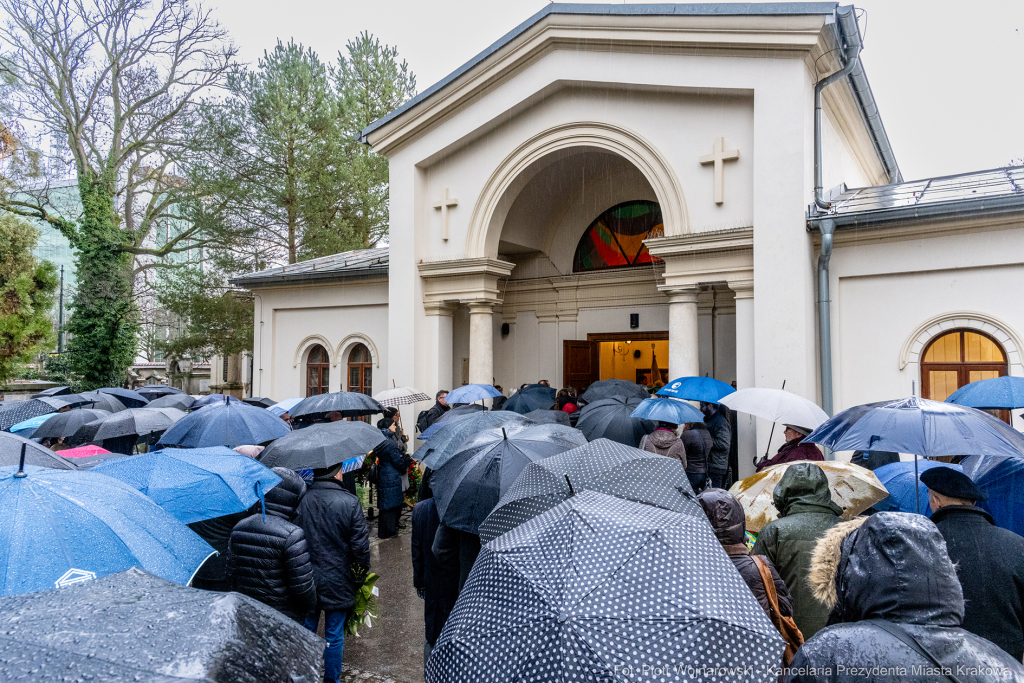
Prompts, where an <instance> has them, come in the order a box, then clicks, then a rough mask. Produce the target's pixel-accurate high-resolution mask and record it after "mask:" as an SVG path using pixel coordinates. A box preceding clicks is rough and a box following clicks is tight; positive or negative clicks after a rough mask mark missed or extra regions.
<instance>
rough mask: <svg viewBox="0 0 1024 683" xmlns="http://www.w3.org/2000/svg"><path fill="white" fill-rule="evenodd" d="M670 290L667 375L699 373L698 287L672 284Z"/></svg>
mask: <svg viewBox="0 0 1024 683" xmlns="http://www.w3.org/2000/svg"><path fill="white" fill-rule="evenodd" d="M665 293H666V294H668V376H669V381H671V380H673V379H676V378H677V377H693V376H696V375H697V374H698V369H699V365H698V353H699V348H698V341H697V295H699V294H700V288H699V287H684V288H673V289H669V290H666V291H665Z"/></svg>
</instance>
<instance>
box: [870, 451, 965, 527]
mask: <svg viewBox="0 0 1024 683" xmlns="http://www.w3.org/2000/svg"><path fill="white" fill-rule="evenodd" d="M934 467H948V468H950V469H954V470H958V471H960V466H959V465H950V464H949V463H944V462H936V461H934V460H918V462H917V463H913V462H893V463H889V464H888V465H882V466H881V467H879V468H878V469H876V470H875V476H876V477H878V481H880V482H882V485H883V486H884V487H885V488H886V490H887V491H888V492H889V496H888V497H887V498H883V499H882V500H880V501H878V502H877V503H875V504H874V505H872V506H871V507H873V508H874V509H876V510H878V511H880V512H918V511H919V510H918V505H920V506H921V507H920V513H921V514H922V515H925V516H930V515H931V514H932V510H931V507H929V505H928V487H927V486H925V485H924V484H922V483H921V479H920V473H921V472H925V471H927V470H930V469H932V468H934ZM915 482H916V483H917V485H916V486H915V485H914V484H915Z"/></svg>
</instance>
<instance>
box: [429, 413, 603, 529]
mask: <svg viewBox="0 0 1024 683" xmlns="http://www.w3.org/2000/svg"><path fill="white" fill-rule="evenodd" d="M585 443H586V441H585V440H584V438H583V435H582V434H580V432H579V430H576V429H573V428H572V427H564V426H562V425H534V426H532V427H526V428H520V429H510V428H508V427H498V428H493V429H488V430H486V431H484V432H481V433H480V434H478V435H477V436H475V437H473V438H472V439H469V440H467V441H466V442H464V443H463V444H462V448H461V449H460V450H459V452H458V453H457V454H456V455H455V456H454V457H453V458H451V459H450V460H449V461H448V462H447V463H445V464H444V465H442V466H441V467H440V469H438V470H437V471H436V472H434V474H433V475H432V478H431V480H430V487H431V488H432V489H433V490H434V499H435V500H436V501H437V514H438V515H439V516H440V517H441V521H442V522H444V524H445V525H446V526H448V527H451V528H452V529H460V530H462V531H468V532H469V533H471V534H475V533H477V530H478V528H479V527H480V523H481V522H483V521H484V519H485V518H486V517H487V515H489V514H490V513H491V510H493V509H494V506H495V505H497V504H498V500H499V499H500V498H501V496H502V494H503V493H505V491H507V490H508V489H509V487H511V486H512V483H513V482H514V481H515V480H516V478H517V477H518V476H519V473H520V472H522V471H523V469H524V468H525V467H526V466H527V465H529V464H530V463H531V462H534V461H537V460H541V459H543V458H550V457H551V456H553V455H556V454H558V453H563V452H565V451H568V450H571V449H573V448H576V447H578V446H582V445H583V444H585Z"/></svg>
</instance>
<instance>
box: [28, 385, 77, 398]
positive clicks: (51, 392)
mask: <svg viewBox="0 0 1024 683" xmlns="http://www.w3.org/2000/svg"><path fill="white" fill-rule="evenodd" d="M70 393H71V387H50V388H49V389H43V390H42V391H40V392H39V393H38V394H35V395H34V396H32V398H39V397H40V396H60V395H61V394H70Z"/></svg>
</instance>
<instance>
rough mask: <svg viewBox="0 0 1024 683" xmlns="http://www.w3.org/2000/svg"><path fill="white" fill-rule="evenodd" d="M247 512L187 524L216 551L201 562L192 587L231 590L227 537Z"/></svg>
mask: <svg viewBox="0 0 1024 683" xmlns="http://www.w3.org/2000/svg"><path fill="white" fill-rule="evenodd" d="M257 505H258V503H257ZM249 513H250V510H243V511H242V512H235V513H233V514H230V515H223V516H222V517H214V518H213V519H204V520H203V521H201V522H193V523H192V524H189V525H188V528H189V529H191V530H192V531H194V532H196V533H197V534H199V537H200V538H202V539H203V540H204V541H206V542H207V543H209V544H210V545H211V546H212V547H213V549H214V550H216V551H217V554H216V555H214V556H213V557H211V558H210V559H208V560H207V561H206V562H204V563H203V566H202V567H200V568H199V571H198V572H196V575H195V576H194V577H193V578H192V586H193V587H194V588H202V589H203V590H206V591H222V592H223V591H229V590H231V582H230V581H229V580H228V539H229V538H231V531H232V529H234V528H235V525H236V524H238V523H239V522H241V521H242V520H243V519H245V518H246V517H248V516H249Z"/></svg>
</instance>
